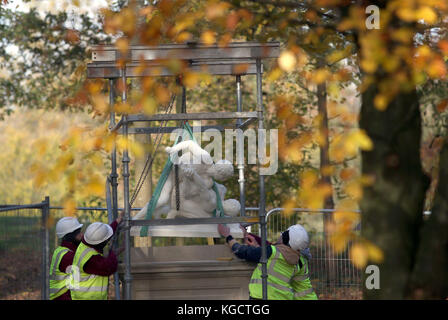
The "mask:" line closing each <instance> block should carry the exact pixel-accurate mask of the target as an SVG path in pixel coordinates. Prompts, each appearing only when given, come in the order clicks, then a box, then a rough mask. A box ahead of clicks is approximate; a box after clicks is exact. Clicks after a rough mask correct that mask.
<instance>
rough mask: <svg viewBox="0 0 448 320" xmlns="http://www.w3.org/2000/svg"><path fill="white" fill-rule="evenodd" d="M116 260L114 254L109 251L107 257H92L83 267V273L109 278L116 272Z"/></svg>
mask: <svg viewBox="0 0 448 320" xmlns="http://www.w3.org/2000/svg"><path fill="white" fill-rule="evenodd" d="M117 267H118V260H117V256H116V255H115V253H114V252H113V251H112V250H111V251H110V252H109V256H107V257H102V256H100V255H95V256H92V257H91V258H90V259H89V261H87V262H86V264H85V265H84V271H85V272H86V273H90V274H96V275H99V276H110V275H112V274H114V273H115V272H116V271H117Z"/></svg>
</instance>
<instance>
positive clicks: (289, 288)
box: [218, 224, 317, 300]
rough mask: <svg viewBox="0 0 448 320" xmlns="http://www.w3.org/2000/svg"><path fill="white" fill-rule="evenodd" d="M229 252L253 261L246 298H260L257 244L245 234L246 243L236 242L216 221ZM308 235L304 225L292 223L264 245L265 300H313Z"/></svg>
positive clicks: (260, 279)
mask: <svg viewBox="0 0 448 320" xmlns="http://www.w3.org/2000/svg"><path fill="white" fill-rule="evenodd" d="M218 232H219V234H220V235H221V236H223V237H225V238H226V243H227V244H228V245H229V246H230V248H231V249H232V251H233V253H234V254H235V255H236V256H237V257H238V258H241V259H245V260H247V261H250V262H257V263H258V265H257V267H256V268H255V270H254V272H253V273H252V277H251V279H250V282H249V298H250V299H262V298H263V294H262V292H263V291H262V277H261V275H262V272H261V263H259V262H260V259H261V247H260V245H259V244H258V243H257V242H256V241H254V240H253V237H249V239H248V240H249V241H247V240H246V243H248V244H247V245H242V244H239V243H238V242H237V241H236V240H235V239H233V237H232V236H231V235H230V229H229V228H228V227H226V226H224V225H222V224H220V225H218ZM308 245H309V237H308V233H307V232H306V230H305V228H303V227H302V226H301V225H299V224H296V225H293V226H291V227H289V228H288V229H287V230H285V231H284V232H282V234H281V236H280V237H279V239H278V240H277V242H275V243H273V244H271V245H267V246H266V258H267V264H266V267H267V293H268V295H267V298H268V300H317V295H316V293H315V292H314V290H313V287H312V285H311V282H310V278H309V270H308V260H309V259H310V258H311V254H310V251H309V248H308Z"/></svg>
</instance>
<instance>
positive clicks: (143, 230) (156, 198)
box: [140, 122, 224, 237]
mask: <svg viewBox="0 0 448 320" xmlns="http://www.w3.org/2000/svg"><path fill="white" fill-rule="evenodd" d="M183 129H184V132H183V135H182V138H183V141H184V140H185V133H187V134H188V136H189V137H190V139H191V140H193V141H194V142H196V143H197V141H196V139H195V137H194V135H193V130H192V128H191V126H190V124H189V123H188V122H184V125H183ZM179 140H180V136H178V137H177V139H176V142H175V143H174V145H176V144H178V143H179ZM172 168H173V162H172V161H171V159H170V157H168V159H167V161H166V163H165V166H164V167H163V170H162V174H161V175H160V178H159V181H158V182H157V185H156V188H155V190H154V193H153V194H152V197H151V200H150V201H149V204H148V209H147V211H146V220H149V219H151V218H152V213H153V212H154V209H155V207H156V204H157V201H159V197H160V193H161V192H162V189H163V186H164V185H165V183H166V180H167V179H168V176H169V175H170V172H171V169H172ZM212 188H213V190H214V191H215V193H216V203H217V209H218V211H219V216H223V214H224V208H223V206H222V201H221V197H220V196H219V192H218V187H217V186H216V182H215V181H213V186H212ZM213 216H214V217H216V209H215V210H214V211H213ZM140 236H141V237H146V236H148V226H143V227H142V228H141V230H140Z"/></svg>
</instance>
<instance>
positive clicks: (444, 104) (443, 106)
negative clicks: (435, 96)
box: [436, 100, 448, 113]
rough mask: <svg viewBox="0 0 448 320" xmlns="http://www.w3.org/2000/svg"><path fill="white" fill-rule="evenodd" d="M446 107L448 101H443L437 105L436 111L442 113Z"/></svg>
mask: <svg viewBox="0 0 448 320" xmlns="http://www.w3.org/2000/svg"><path fill="white" fill-rule="evenodd" d="M447 106H448V100H443V101H441V102H440V103H439V104H437V107H436V108H437V111H438V112H439V113H442V112H444V111H445V110H446V107H447Z"/></svg>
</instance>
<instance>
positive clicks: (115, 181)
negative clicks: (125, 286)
mask: <svg viewBox="0 0 448 320" xmlns="http://www.w3.org/2000/svg"><path fill="white" fill-rule="evenodd" d="M114 103H115V81H114V79H109V105H110V106H111V112H110V128H113V127H114V126H115V112H113V110H112V106H113V105H114ZM110 158H111V172H110V185H111V186H112V221H114V220H115V219H117V217H118V191H117V187H118V174H117V149H116V146H115V144H114V147H113V149H112V152H111V155H110ZM112 221H109V223H111V222H112ZM112 246H113V248H117V247H118V237H115V238H114V240H113V244H112ZM114 285H115V299H116V300H120V279H119V276H118V272H115V273H114Z"/></svg>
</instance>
